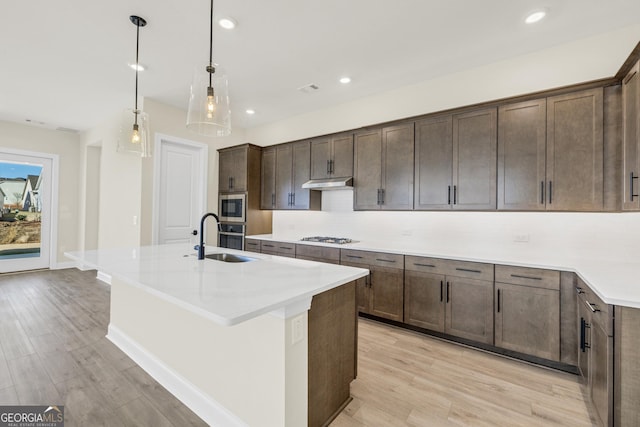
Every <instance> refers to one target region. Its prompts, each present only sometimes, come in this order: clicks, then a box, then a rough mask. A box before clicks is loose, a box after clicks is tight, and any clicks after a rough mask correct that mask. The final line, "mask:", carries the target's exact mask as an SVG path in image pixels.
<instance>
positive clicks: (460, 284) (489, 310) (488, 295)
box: [444, 276, 493, 344]
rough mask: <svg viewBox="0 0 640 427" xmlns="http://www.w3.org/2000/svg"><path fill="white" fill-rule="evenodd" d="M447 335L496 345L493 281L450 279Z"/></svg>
mask: <svg viewBox="0 0 640 427" xmlns="http://www.w3.org/2000/svg"><path fill="white" fill-rule="evenodd" d="M445 288H446V289H445V302H446V308H445V325H444V331H445V333H447V334H450V335H455V336H458V337H461V338H466V339H469V340H473V341H478V342H482V343H485V344H493V282H489V281H486V280H476V279H465V278H460V277H451V276H447V277H446V283H445Z"/></svg>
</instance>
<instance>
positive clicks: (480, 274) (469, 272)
mask: <svg viewBox="0 0 640 427" xmlns="http://www.w3.org/2000/svg"><path fill="white" fill-rule="evenodd" d="M442 266H443V269H444V270H443V271H444V274H446V275H447V276H455V277H464V278H467V279H478V280H488V281H491V282H493V264H485V263H483V262H469V261H453V260H448V259H445V260H442Z"/></svg>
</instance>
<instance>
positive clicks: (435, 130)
mask: <svg viewBox="0 0 640 427" xmlns="http://www.w3.org/2000/svg"><path fill="white" fill-rule="evenodd" d="M415 126H416V135H415V151H416V152H415V209H423V210H439V209H451V191H452V185H453V184H452V183H451V177H452V173H453V172H452V165H453V136H452V135H453V134H452V132H453V127H452V126H453V125H452V119H451V116H445V117H437V118H434V119H427V120H422V121H420V122H416V125H415Z"/></svg>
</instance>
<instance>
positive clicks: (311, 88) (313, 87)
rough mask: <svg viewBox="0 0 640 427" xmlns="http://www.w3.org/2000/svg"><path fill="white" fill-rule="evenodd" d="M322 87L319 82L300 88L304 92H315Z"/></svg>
mask: <svg viewBox="0 0 640 427" xmlns="http://www.w3.org/2000/svg"><path fill="white" fill-rule="evenodd" d="M318 89H320V87H319V86H318V85H317V84H314V83H311V84H308V85H305V86H302V87H299V88H298V90H299V91H300V92H302V93H314V92H317V91H318Z"/></svg>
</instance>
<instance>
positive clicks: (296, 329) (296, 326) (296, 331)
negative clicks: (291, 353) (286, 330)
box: [291, 316, 304, 344]
mask: <svg viewBox="0 0 640 427" xmlns="http://www.w3.org/2000/svg"><path fill="white" fill-rule="evenodd" d="M303 339H304V316H298V317H296V318H295V319H293V320H292V321H291V344H295V343H297V342H300V341H302V340H303Z"/></svg>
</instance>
